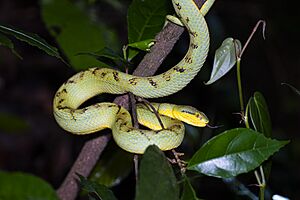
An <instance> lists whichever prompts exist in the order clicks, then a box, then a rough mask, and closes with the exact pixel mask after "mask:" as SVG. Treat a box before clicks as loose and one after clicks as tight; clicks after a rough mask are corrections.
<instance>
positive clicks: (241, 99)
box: [236, 57, 244, 116]
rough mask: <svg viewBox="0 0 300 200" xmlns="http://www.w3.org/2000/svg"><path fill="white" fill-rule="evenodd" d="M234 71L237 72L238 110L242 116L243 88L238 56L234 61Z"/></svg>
mask: <svg viewBox="0 0 300 200" xmlns="http://www.w3.org/2000/svg"><path fill="white" fill-rule="evenodd" d="M236 72H237V82H238V90H239V100H240V110H241V114H242V116H244V99H243V88H242V80H241V58H240V57H238V58H237V61H236Z"/></svg>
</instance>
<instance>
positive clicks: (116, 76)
mask: <svg viewBox="0 0 300 200" xmlns="http://www.w3.org/2000/svg"><path fill="white" fill-rule="evenodd" d="M113 76H114V79H115V80H116V81H119V80H120V78H119V72H113Z"/></svg>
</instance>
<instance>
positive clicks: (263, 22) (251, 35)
mask: <svg viewBox="0 0 300 200" xmlns="http://www.w3.org/2000/svg"><path fill="white" fill-rule="evenodd" d="M260 24H262V26H263V27H262V34H263V38H264V39H266V37H265V31H266V21H265V20H259V21H258V22H257V23H256V25H255V26H254V28H253V30H252V32H251V34H250V36H249V37H248V39H247V41H246V43H245V45H244V46H243V48H242V50H241V52H240V53H239V55H238V58H241V57H242V55H243V53H244V51H245V50H246V48H247V46H248V44H249V42H250V41H251V39H252V37H253V35H254V33H255V32H256V31H257V29H258V27H259V25H260Z"/></svg>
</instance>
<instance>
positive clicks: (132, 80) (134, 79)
mask: <svg viewBox="0 0 300 200" xmlns="http://www.w3.org/2000/svg"><path fill="white" fill-rule="evenodd" d="M128 81H129V84H131V85H136V84H137V78H131V79H129V80H128Z"/></svg>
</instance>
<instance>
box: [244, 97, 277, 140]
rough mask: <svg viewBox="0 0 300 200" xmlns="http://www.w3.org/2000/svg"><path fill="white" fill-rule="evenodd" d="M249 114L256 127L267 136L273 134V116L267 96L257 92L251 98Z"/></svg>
mask: <svg viewBox="0 0 300 200" xmlns="http://www.w3.org/2000/svg"><path fill="white" fill-rule="evenodd" d="M247 107H249V108H248V109H249V116H250V119H251V122H252V125H253V127H254V129H255V130H256V131H258V132H260V133H263V134H264V135H265V136H267V137H270V136H271V135H272V124H271V117H270V114H269V111H268V106H267V103H266V100H265V98H264V97H263V95H262V94H261V93H260V92H255V93H254V96H253V97H251V98H250V99H249V102H248V105H247Z"/></svg>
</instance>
